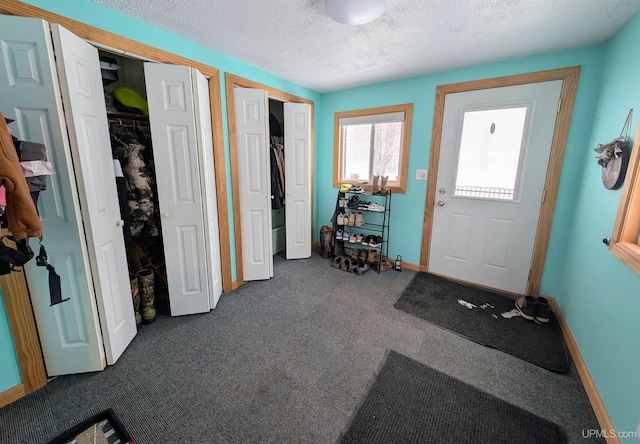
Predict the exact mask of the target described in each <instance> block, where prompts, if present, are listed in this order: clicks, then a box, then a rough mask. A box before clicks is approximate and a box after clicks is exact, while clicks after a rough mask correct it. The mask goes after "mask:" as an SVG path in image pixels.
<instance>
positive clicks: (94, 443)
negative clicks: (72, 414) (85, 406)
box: [49, 409, 134, 444]
mask: <svg viewBox="0 0 640 444" xmlns="http://www.w3.org/2000/svg"><path fill="white" fill-rule="evenodd" d="M49 444H134V443H133V441H132V440H131V436H130V435H129V432H127V429H126V428H125V427H124V425H123V424H122V422H120V420H119V419H118V417H117V416H116V414H115V413H114V412H113V410H112V409H107V410H105V411H103V412H100V413H98V414H97V415H94V416H92V417H90V418H88V419H86V420H84V421H82V422H81V423H80V424H78V425H77V426H75V427H73V428H71V429H69V430H67V431H66V432H64V433H63V434H61V435H60V436H58V437H57V438H55V439H53V440H52V441H50V442H49Z"/></svg>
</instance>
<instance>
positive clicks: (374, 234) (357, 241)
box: [331, 188, 391, 273]
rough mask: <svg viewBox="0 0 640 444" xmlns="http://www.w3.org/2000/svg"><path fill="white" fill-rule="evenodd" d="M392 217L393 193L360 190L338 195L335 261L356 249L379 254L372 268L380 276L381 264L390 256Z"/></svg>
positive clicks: (334, 222)
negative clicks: (337, 257)
mask: <svg viewBox="0 0 640 444" xmlns="http://www.w3.org/2000/svg"><path fill="white" fill-rule="evenodd" d="M352 190H353V188H352ZM354 202H355V203H354ZM390 215H391V191H387V193H386V194H372V193H371V192H369V191H361V190H359V191H357V192H356V191H346V192H340V191H339V192H338V197H337V200H336V210H335V213H334V216H333V218H332V219H331V221H332V224H333V232H332V233H333V234H332V253H333V257H336V256H340V255H347V256H348V255H349V254H350V251H347V250H353V249H354V248H359V249H366V250H374V251H377V252H378V253H379V254H378V255H377V256H378V259H377V261H375V262H373V263H370V265H371V266H372V267H373V266H374V265H375V268H377V270H378V273H380V261H381V260H382V257H384V256H388V253H389V220H390ZM346 233H349V234H348V235H347V234H346Z"/></svg>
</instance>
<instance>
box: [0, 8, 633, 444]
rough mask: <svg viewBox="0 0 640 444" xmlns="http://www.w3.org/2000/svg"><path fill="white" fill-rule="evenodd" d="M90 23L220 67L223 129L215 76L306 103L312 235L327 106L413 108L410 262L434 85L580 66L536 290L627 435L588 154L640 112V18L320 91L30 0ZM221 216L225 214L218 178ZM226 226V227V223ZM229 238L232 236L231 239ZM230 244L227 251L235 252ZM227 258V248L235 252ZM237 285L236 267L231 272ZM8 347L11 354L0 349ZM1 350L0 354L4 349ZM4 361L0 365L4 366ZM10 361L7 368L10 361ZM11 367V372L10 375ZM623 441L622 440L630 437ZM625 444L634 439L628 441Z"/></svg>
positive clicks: (403, 221)
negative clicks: (514, 53)
mask: <svg viewBox="0 0 640 444" xmlns="http://www.w3.org/2000/svg"><path fill="white" fill-rule="evenodd" d="M25 3H29V4H32V5H34V6H37V7H40V8H43V9H47V10H50V11H52V12H55V13H58V14H60V15H64V16H67V17H70V18H73V19H75V20H78V21H81V22H85V23H88V24H90V25H92V26H95V27H98V28H102V29H106V30H108V31H111V32H114V33H116V34H120V35H122V36H125V37H128V38H131V39H133V40H137V41H140V42H143V43H146V44H148V45H151V46H156V47H159V48H162V49H164V50H166V51H169V52H173V53H175V54H179V55H181V56H184V57H187V58H190V59H193V60H196V61H199V62H202V63H205V64H208V65H211V66H214V67H216V68H218V69H220V71H221V82H222V87H223V89H222V103H223V123H224V128H226V127H227V120H226V97H225V91H224V72H226V71H228V72H232V73H234V74H237V75H240V76H242V77H245V78H248V79H251V80H254V81H257V82H260V83H264V84H267V85H270V86H272V87H274V88H278V89H281V90H283V91H286V92H289V93H291V94H295V95H298V96H301V97H304V98H307V99H309V100H312V101H314V102H315V104H316V107H315V112H316V117H315V122H314V123H315V128H316V137H315V196H314V199H315V208H314V217H315V220H314V238H315V239H317V230H318V227H319V226H320V225H324V224H327V223H328V219H329V217H330V216H331V214H332V212H333V208H334V205H335V197H336V191H337V190H336V189H335V188H333V186H332V168H333V114H334V113H335V112H336V111H345V110H349V109H361V108H370V107H377V106H384V105H392V104H398V103H408V102H412V103H414V117H413V128H412V135H411V151H410V158H409V180H408V185H407V193H406V194H403V195H399V194H398V195H394V196H393V215H392V220H391V224H392V231H391V236H390V237H391V250H390V253H391V254H393V255H396V254H402V255H403V258H404V259H405V260H406V261H408V262H413V263H417V262H418V260H419V255H420V239H421V230H422V219H423V214H424V204H425V197H426V186H427V182H424V181H417V180H415V170H416V169H418V168H428V166H429V165H428V162H429V150H430V143H431V129H432V124H433V107H434V98H435V88H436V86H437V85H442V84H448V83H456V82H463V81H470V80H478V79H485V78H490V77H497V76H505V75H513V74H520V73H526V72H532V71H540V70H546V69H554V68H561V67H567V66H575V65H580V66H581V67H582V71H581V76H580V84H579V89H578V95H577V101H576V106H575V110H574V115H573V120H572V124H571V131H570V134H569V140H568V145H567V150H566V156H565V161H564V166H563V172H562V177H561V181H560V189H559V195H558V201H557V205H556V211H555V216H554V220H553V226H552V231H551V239H550V245H549V251H548V254H547V260H546V263H545V269H544V273H543V279H542V286H541V292H542V293H543V294H546V295H549V296H553V297H555V298H556V299H557V300H558V302H559V304H560V307H561V308H562V311H563V314H564V316H565V318H566V319H567V322H568V324H569V327H570V328H571V331H572V333H573V335H574V337H575V339H576V341H577V344H578V346H579V348H580V351H581V353H582V355H583V357H584V359H585V361H586V363H587V365H588V368H589V371H590V372H591V375H592V377H593V379H594V381H595V383H596V386H597V388H598V391H599V393H600V395H601V397H602V398H603V400H604V403H605V405H606V407H607V410H608V412H609V414H610V415H611V417H612V419H613V421H614V425H615V426H616V428H617V429H618V430H619V431H630V430H635V428H636V426H637V425H638V422H639V421H640V384H638V376H637V375H638V374H640V371H639V370H640V351H639V350H640V348H639V347H638V338H640V322H639V320H640V304H639V303H638V300H637V299H638V297H640V292H639V291H638V289H639V288H640V286H639V284H640V276H638V275H637V274H636V273H634V272H633V271H631V270H630V269H628V268H627V267H626V266H625V265H624V264H622V263H621V262H620V261H619V260H617V259H616V258H615V257H613V256H612V255H611V254H610V253H608V251H607V249H606V248H605V247H604V246H603V245H602V243H601V239H602V238H603V237H605V236H607V235H609V234H610V233H611V229H612V226H613V222H614V219H615V215H616V211H617V207H618V202H619V198H620V191H608V190H606V189H604V187H603V186H602V184H601V181H600V169H599V167H598V166H597V165H596V163H595V160H594V152H593V151H592V148H593V147H594V146H595V145H596V144H597V143H600V142H603V141H607V140H609V139H611V138H613V137H615V136H617V135H618V134H619V131H620V128H621V127H622V124H623V123H624V119H625V117H626V114H627V111H628V110H629V108H633V107H637V108H638V111H637V112H636V117H634V119H633V132H635V128H636V125H637V123H638V114H640V107H638V106H637V105H638V103H640V86H638V81H637V77H638V76H637V73H638V72H640V61H638V60H637V59H636V54H637V51H636V48H635V46H636V42H638V41H640V15H636V16H634V17H633V18H632V19H631V21H630V22H629V23H628V24H627V25H626V26H625V27H624V28H623V29H622V30H621V31H620V32H619V33H618V34H616V36H615V37H614V38H613V39H612V40H611V41H610V42H608V43H607V44H605V45H597V46H590V47H585V48H580V49H575V50H569V51H562V52H554V53H549V54H544V55H539V56H534V57H527V58H522V59H517V60H510V61H505V62H500V63H492V64H487V65H480V66H474V67H469V68H464V69H456V70H450V71H446V72H441V73H436V74H429V75H424V76H418V77H412V78H408V79H403V80H397V81H391V82H385V83H380V84H376V85H371V86H365V87H360V88H354V89H349V90H343V91H338V92H333V93H327V94H318V93H316V92H314V91H311V90H308V89H306V88H303V87H301V86H299V85H295V84H293V83H291V82H288V81H286V80H284V79H281V78H279V77H277V76H274V75H272V74H270V73H267V72H265V71H262V70H259V69H257V68H255V67H252V66H250V65H248V64H245V63H243V62H240V61H238V60H234V59H232V58H230V57H227V56H224V55H222V54H220V53H217V52H215V51H212V50H209V49H206V48H204V47H202V46H200V45H197V44H195V43H192V42H189V41H187V40H185V39H182V38H180V37H177V36H175V35H172V34H169V33H166V32H164V31H161V30H158V29H156V28H153V27H151V26H148V25H145V24H143V23H141V22H138V21H136V20H133V19H130V18H128V17H125V16H123V15H120V14H118V13H116V12H114V11H111V10H109V9H106V8H103V7H101V6H98V5H96V4H94V3H91V2H89V1H88V0H67V1H64V2H61V1H55V0H28V1H25ZM224 140H225V153H226V165H225V167H226V171H227V178H229V177H230V163H229V148H228V133H227V131H226V130H225V133H224ZM227 194H228V196H229V213H230V215H231V216H232V215H233V211H232V209H233V202H232V201H231V199H230V197H231V184H230V181H229V180H228V181H227ZM230 224H231V230H233V221H230ZM229 234H230V236H231V237H233V235H234V234H233V232H230V233H229ZM232 248H233V245H232ZM232 256H233V257H232V263H233V262H234V260H235V252H234V251H232ZM233 276H234V279H235V269H234V270H233ZM5 344H8V345H9V347H8V348H9V350H5V348H6V347H5ZM10 345H11V343H10V334H9V333H8V327H7V323H6V316H5V314H4V310H3V307H2V306H0V356H2V366H1V367H0V391H2V388H3V387H4V385H3V383H6V384H8V385H7V387H8V386H11V385H15V384H16V383H19V373H17V364H16V365H14V364H15V359H14V358H15V352H14V350H13V348H12V347H11V346H10ZM3 347H5V348H3ZM7 356H8V359H5V358H6V357H7ZM7 362H8V365H7ZM7 369H8V370H7ZM628 442H631V441H628ZM633 442H636V441H635V440H633Z"/></svg>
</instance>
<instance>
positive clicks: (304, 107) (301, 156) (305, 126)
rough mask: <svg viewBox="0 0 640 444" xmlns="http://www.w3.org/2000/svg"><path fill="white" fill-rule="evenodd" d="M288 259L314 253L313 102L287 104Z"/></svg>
mask: <svg viewBox="0 0 640 444" xmlns="http://www.w3.org/2000/svg"><path fill="white" fill-rule="evenodd" d="M284 153H285V154H284V158H285V159H286V160H285V178H286V179H285V217H286V248H287V259H301V258H308V257H311V159H310V156H311V106H310V105H308V104H306V103H285V104H284Z"/></svg>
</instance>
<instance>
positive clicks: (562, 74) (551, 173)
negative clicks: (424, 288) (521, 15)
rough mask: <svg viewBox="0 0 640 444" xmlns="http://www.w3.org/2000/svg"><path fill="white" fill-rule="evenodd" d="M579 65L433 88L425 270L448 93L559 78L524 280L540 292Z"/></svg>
mask: <svg viewBox="0 0 640 444" xmlns="http://www.w3.org/2000/svg"><path fill="white" fill-rule="evenodd" d="M579 78H580V67H579V66H572V67H568V68H561V69H553V70H549V71H539V72H534V73H527V74H518V75H513V76H506V77H496V78H492V79H485V80H474V81H470V82H463V83H454V84H450V85H441V86H438V87H437V88H436V100H435V106H434V116H433V130H432V133H431V153H430V156H429V177H430V178H431V180H429V182H428V184H427V199H426V203H425V208H424V221H423V225H422V247H421V251H420V270H421V271H428V268H429V250H430V248H431V235H432V232H431V230H432V227H433V209H434V203H435V198H436V178H437V177H438V162H439V160H440V141H441V138H442V120H443V118H444V101H445V97H446V95H447V94H453V93H459V92H469V91H476V90H481V89H488V88H500V87H504V86H514V85H524V84H527V83H538V82H547V81H551V80H562V91H561V93H560V106H559V110H558V114H557V117H556V125H555V129H554V132H553V141H552V144H551V154H550V156H549V165H548V168H547V177H546V180H545V184H544V190H545V192H544V198H543V201H542V205H541V207H540V216H539V218H538V227H537V230H536V237H535V244H534V247H533V255H532V258H531V267H530V272H529V279H528V281H527V290H526V294H527V295H533V296H537V295H538V294H539V292H540V282H541V281H542V271H543V268H544V260H545V257H546V254H547V247H548V245H549V236H550V234H551V223H552V221H553V212H554V209H555V204H556V200H557V197H558V187H559V184H560V175H561V173H562V162H563V160H564V154H565V151H566V145H567V139H568V138H569V129H570V127H571V118H572V116H573V106H574V104H575V99H576V94H577V91H578V80H579Z"/></svg>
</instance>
